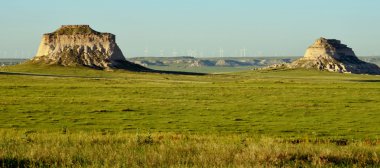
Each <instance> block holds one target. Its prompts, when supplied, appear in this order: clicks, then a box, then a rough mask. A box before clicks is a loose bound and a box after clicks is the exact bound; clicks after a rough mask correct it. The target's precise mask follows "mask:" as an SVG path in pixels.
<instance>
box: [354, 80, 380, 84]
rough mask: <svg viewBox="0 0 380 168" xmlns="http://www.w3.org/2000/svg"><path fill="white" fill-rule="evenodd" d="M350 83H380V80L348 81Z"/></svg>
mask: <svg viewBox="0 0 380 168" xmlns="http://www.w3.org/2000/svg"><path fill="white" fill-rule="evenodd" d="M348 81H350V82H364V83H380V80H348Z"/></svg>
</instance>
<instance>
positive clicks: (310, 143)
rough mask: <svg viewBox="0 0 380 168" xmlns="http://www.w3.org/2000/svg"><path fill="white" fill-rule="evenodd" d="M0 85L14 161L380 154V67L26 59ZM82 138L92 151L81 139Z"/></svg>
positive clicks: (273, 159) (6, 157) (197, 162)
mask: <svg viewBox="0 0 380 168" xmlns="http://www.w3.org/2000/svg"><path fill="white" fill-rule="evenodd" d="M0 95H1V96H0V105H1V106H0V114H1V115H0V130H1V134H2V137H3V138H2V139H0V149H1V150H0V165H1V164H2V165H3V166H4V165H5V166H14V165H18V166H20V165H21V166H23V165H24V166H25V165H29V166H30V165H32V167H41V166H42V167H43V166H46V165H56V166H70V167H72V166H74V167H78V166H85V167H98V166H107V167H113V166H115V165H117V166H116V167H120V166H126V167H141V166H143V167H144V166H145V167H203V166H206V167H228V166H229V167H247V166H263V165H268V166H292V167H293V166H295V165H303V166H305V165H306V166H342V165H346V166H347V165H358V166H368V165H370V166H371V165H372V166H375V165H378V164H379V163H380V162H379V160H380V157H379V155H380V148H379V146H380V141H379V140H378V138H379V137H380V125H379V123H380V115H379V114H380V106H379V102H380V76H371V75H354V74H339V73H329V72H319V71H313V70H274V71H265V70H256V71H243V72H233V73H219V74H198V75H174V74H165V73H138V72H128V71H121V70H116V71H112V72H105V71H99V70H91V69H87V68H64V67H60V66H35V65H17V66H7V67H2V68H1V73H0ZM94 141H96V143H95V144H94ZM98 142H99V143H100V142H101V143H100V144H98ZM79 144H81V147H83V150H84V151H85V152H84V153H83V152H79V151H76V150H78V146H77V145H79ZM49 148H51V149H54V150H51V151H50V150H49V151H50V152H47V150H48V149H49ZM120 148H123V149H125V150H126V151H123V150H119V149H120ZM101 149H102V150H101ZM31 151H34V153H33V152H31ZM44 151H45V152H44ZM62 151H63V152H62ZM212 151H213V152H215V153H213V154H210V153H208V152H212ZM265 151H266V152H267V153H265ZM46 152H47V153H46ZM86 152H87V153H86ZM99 152H105V153H107V152H111V154H112V155H107V156H104V155H101V154H96V156H95V154H94V153H99ZM112 152H114V153H112ZM125 152H126V153H125ZM165 152H166V153H165ZM171 152H172V153H171ZM271 152H272V153H271ZM38 153H40V155H38ZM42 153H44V154H42ZM173 154H174V155H175V157H174V156H173ZM178 154H181V155H180V156H177V155H178ZM151 155H152V156H151ZM160 155H161V157H159V156H160ZM38 156H41V157H38ZM113 156H115V157H113ZM116 156H117V157H116ZM217 156H220V157H221V158H222V159H221V160H219V161H218V160H215V158H216V157H217ZM120 157H124V159H122V158H120ZM171 157H173V158H171ZM214 157H215V158H214ZM239 158H242V159H241V160H239ZM104 159H106V160H104ZM107 159H108V160H107ZM202 159H206V160H202ZM207 159H208V161H207Z"/></svg>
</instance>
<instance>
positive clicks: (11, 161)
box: [0, 158, 49, 167]
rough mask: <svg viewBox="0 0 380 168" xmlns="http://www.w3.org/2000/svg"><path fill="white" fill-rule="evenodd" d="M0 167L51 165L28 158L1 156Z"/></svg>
mask: <svg viewBox="0 0 380 168" xmlns="http://www.w3.org/2000/svg"><path fill="white" fill-rule="evenodd" d="M0 167H49V165H48V164H45V163H43V162H33V161H30V160H27V159H16V158H0Z"/></svg>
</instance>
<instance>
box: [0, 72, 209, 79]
mask: <svg viewBox="0 0 380 168" xmlns="http://www.w3.org/2000/svg"><path fill="white" fill-rule="evenodd" d="M132 72H145V73H158V74H172V75H194V76H203V75H207V74H206V73H196V72H180V71H160V70H149V71H132ZM0 75H20V76H43V77H64V78H89V79H99V78H107V77H96V76H93V77H91V76H75V75H55V74H41V73H28V72H0Z"/></svg>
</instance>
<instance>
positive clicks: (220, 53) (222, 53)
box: [219, 48, 224, 57]
mask: <svg viewBox="0 0 380 168" xmlns="http://www.w3.org/2000/svg"><path fill="white" fill-rule="evenodd" d="M219 57H224V50H223V48H219Z"/></svg>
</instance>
